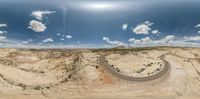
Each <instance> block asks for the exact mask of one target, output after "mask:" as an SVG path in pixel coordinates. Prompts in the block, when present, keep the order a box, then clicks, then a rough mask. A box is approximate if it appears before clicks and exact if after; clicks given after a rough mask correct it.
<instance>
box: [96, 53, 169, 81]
mask: <svg viewBox="0 0 200 99" xmlns="http://www.w3.org/2000/svg"><path fill="white" fill-rule="evenodd" d="M164 57H165V55H162V56H160V58H161V59H162V60H163V61H164V64H165V65H164V68H163V69H162V70H161V71H160V72H158V73H156V74H154V75H151V76H146V77H131V76H125V75H122V74H120V73H119V72H117V71H116V70H115V69H114V68H113V67H111V66H109V64H108V63H107V62H106V59H105V57H104V56H100V58H99V59H98V61H99V64H100V65H102V66H104V67H105V69H106V70H108V72H110V73H111V74H113V75H115V76H117V77H118V78H121V79H124V80H128V81H137V82H142V81H148V80H153V79H156V78H159V77H161V76H162V75H163V74H165V73H166V71H167V70H169V67H170V64H169V62H168V61H166V60H165V59H164Z"/></svg>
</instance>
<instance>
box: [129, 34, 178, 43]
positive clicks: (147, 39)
mask: <svg viewBox="0 0 200 99" xmlns="http://www.w3.org/2000/svg"><path fill="white" fill-rule="evenodd" d="M174 38H175V36H174V35H168V36H166V37H165V38H163V39H159V40H152V39H151V38H150V37H145V38H141V39H135V38H130V39H129V42H131V43H132V44H131V45H162V44H169V43H171V42H172V41H174Z"/></svg>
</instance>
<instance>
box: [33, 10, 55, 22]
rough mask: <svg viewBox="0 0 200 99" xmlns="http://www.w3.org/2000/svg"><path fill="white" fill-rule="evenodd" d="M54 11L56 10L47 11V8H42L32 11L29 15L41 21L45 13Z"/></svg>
mask: <svg viewBox="0 0 200 99" xmlns="http://www.w3.org/2000/svg"><path fill="white" fill-rule="evenodd" d="M55 12H56V11H47V10H46V11H42V10H37V11H33V12H32V13H31V15H32V16H34V17H35V18H36V19H37V20H40V21H41V20H42V19H43V17H44V16H45V15H49V14H53V13H55Z"/></svg>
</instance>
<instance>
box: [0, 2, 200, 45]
mask: <svg viewBox="0 0 200 99" xmlns="http://www.w3.org/2000/svg"><path fill="white" fill-rule="evenodd" d="M199 9H200V1H198V0H187V1H186V0H185V1H183V0H182V1H180V0H176V1H172V0H170V1H164V0H57V1H55V0H43V1H41V0H1V1H0V47H58V48H59V47H66V48H67V47H113V46H122V45H123V46H152V45H180V46H199V45H200V25H198V24H200V13H199Z"/></svg>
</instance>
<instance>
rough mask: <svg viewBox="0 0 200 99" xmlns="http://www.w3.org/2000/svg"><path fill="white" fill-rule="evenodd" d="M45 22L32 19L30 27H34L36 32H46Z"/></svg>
mask: <svg viewBox="0 0 200 99" xmlns="http://www.w3.org/2000/svg"><path fill="white" fill-rule="evenodd" d="M46 28H47V27H46V26H45V24H43V23H42V22H39V21H36V20H31V21H30V22H29V27H28V29H32V30H33V31H35V32H44V31H45V30H46Z"/></svg>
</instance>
